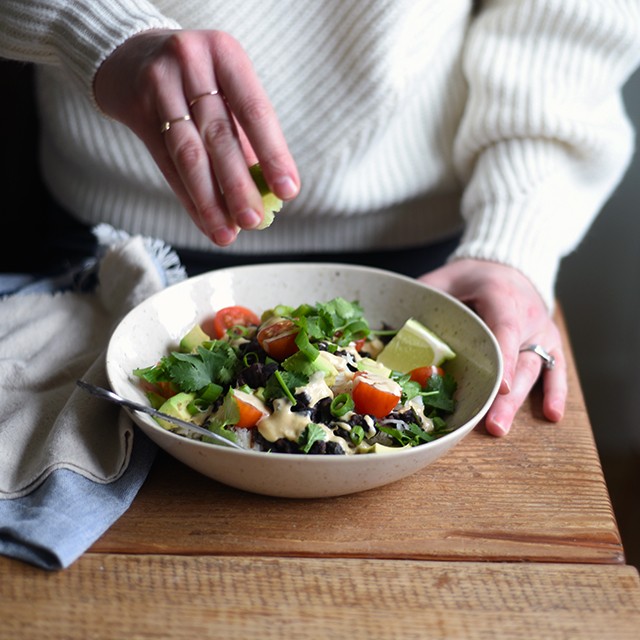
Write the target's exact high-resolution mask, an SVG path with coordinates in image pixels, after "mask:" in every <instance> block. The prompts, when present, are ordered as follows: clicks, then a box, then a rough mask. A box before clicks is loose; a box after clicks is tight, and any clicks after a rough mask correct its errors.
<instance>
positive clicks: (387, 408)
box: [351, 371, 402, 418]
mask: <svg viewBox="0 0 640 640" xmlns="http://www.w3.org/2000/svg"><path fill="white" fill-rule="evenodd" d="M351 395H352V397H353V403H354V405H355V409H356V411H357V412H358V413H367V414H369V415H372V416H374V417H376V418H384V417H385V416H386V415H388V414H389V413H390V412H391V411H393V409H394V407H395V406H396V405H397V404H398V402H399V400H400V397H401V396H402V389H401V387H400V385H399V384H398V383H397V382H396V381H395V380H391V379H390V378H383V377H382V376H376V375H372V374H370V373H368V372H365V371H359V372H358V373H356V374H355V376H354V378H353V390H352V392H351Z"/></svg>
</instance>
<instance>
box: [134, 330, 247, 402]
mask: <svg viewBox="0 0 640 640" xmlns="http://www.w3.org/2000/svg"><path fill="white" fill-rule="evenodd" d="M241 366H242V363H241V361H240V360H239V358H238V356H237V355H236V352H235V351H234V350H233V347H231V346H230V345H229V344H228V343H226V342H223V341H221V340H212V341H210V342H206V343H204V345H200V346H198V348H197V350H196V352H195V353H181V352H179V351H173V352H172V353H171V354H170V355H168V356H163V357H162V358H161V359H160V362H158V364H156V365H154V366H152V367H147V368H145V369H135V370H134V374H135V375H137V376H139V377H140V378H142V379H144V380H146V381H147V382H150V383H156V382H173V383H175V384H176V386H177V387H178V388H179V389H181V390H182V391H186V392H188V393H198V392H199V391H203V392H205V393H206V394H207V395H209V396H210V397H211V396H212V395H214V394H215V391H216V386H219V387H225V386H228V385H229V384H231V382H232V381H233V380H234V378H235V376H236V375H237V373H238V371H239V369H240V367H241ZM211 385H215V386H213V387H212V386H211Z"/></svg>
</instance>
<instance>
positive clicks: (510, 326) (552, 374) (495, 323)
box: [419, 259, 567, 436]
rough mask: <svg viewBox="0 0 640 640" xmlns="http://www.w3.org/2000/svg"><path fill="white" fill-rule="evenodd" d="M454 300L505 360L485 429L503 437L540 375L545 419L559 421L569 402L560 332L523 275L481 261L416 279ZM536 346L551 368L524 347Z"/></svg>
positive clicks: (456, 264) (457, 263)
mask: <svg viewBox="0 0 640 640" xmlns="http://www.w3.org/2000/svg"><path fill="white" fill-rule="evenodd" d="M419 279H420V281H421V282H424V283H425V284H428V285H431V286H434V287H437V288H439V289H442V290H444V291H446V292H448V293H450V294H451V295H453V296H455V297H456V298H458V299H459V300H461V301H462V302H464V303H465V304H467V305H468V306H469V307H471V308H472V309H474V310H475V311H476V313H478V315H479V316H480V317H481V318H482V319H483V320H484V321H485V322H486V323H487V325H488V326H489V328H490V329H491V330H492V331H493V333H494V334H495V336H496V339H497V341H498V344H499V346H500V350H501V351H502V355H503V359H504V377H503V380H502V384H501V387H500V392H499V394H498V396H497V397H496V399H495V401H494V403H493V405H492V406H491V408H490V409H489V411H488V413H487V415H486V418H485V426H486V429H487V431H488V432H489V433H491V434H493V435H496V436H501V435H505V434H506V433H508V432H509V429H510V428H511V424H512V422H513V419H514V417H515V415H516V413H517V411H518V409H519V408H520V406H521V405H522V403H523V402H524V401H525V399H526V397H527V396H528V394H529V392H530V391H531V388H532V387H533V385H534V384H535V383H536V381H537V380H538V378H539V377H540V376H541V375H542V384H543V405H542V411H543V414H544V416H545V417H546V418H547V419H548V420H550V421H552V422H558V421H559V420H560V419H561V418H562V416H563V414H564V409H565V402H566V398H567V370H566V361H565V358H564V353H563V348H562V342H561V338H560V332H559V330H558V327H557V326H556V324H555V323H554V322H553V319H552V318H551V316H550V314H549V310H548V309H547V307H546V305H545V303H544V301H543V299H542V297H541V296H540V294H539V293H538V292H537V290H536V289H535V287H534V286H533V284H532V283H531V282H530V281H529V279H528V278H526V277H525V276H524V275H523V274H522V273H520V272H519V271H517V270H516V269H514V268H512V267H508V266H505V265H502V264H498V263H493V262H488V261H482V260H470V259H465V260H457V261H454V262H451V263H449V264H447V265H445V266H443V267H441V268H439V269H437V270H435V271H433V272H431V273H428V274H425V275H424V276H422V277H421V278H419ZM531 344H539V345H541V346H542V347H543V348H544V349H545V350H546V351H547V352H549V353H550V354H551V355H552V356H553V357H554V359H555V364H554V366H553V368H546V367H544V366H543V365H544V364H545V362H544V361H543V359H542V358H541V357H540V356H538V355H537V354H536V353H533V352H531V351H522V348H523V347H525V346H527V345H531Z"/></svg>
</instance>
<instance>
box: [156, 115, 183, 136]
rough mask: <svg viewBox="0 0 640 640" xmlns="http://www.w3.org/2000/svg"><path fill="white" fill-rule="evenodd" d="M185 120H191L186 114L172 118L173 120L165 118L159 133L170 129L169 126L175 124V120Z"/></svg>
mask: <svg viewBox="0 0 640 640" xmlns="http://www.w3.org/2000/svg"><path fill="white" fill-rule="evenodd" d="M187 120H191V116H190V115H189V114H187V115H186V116H181V117H180V118H174V119H173V120H167V121H166V122H165V123H164V124H163V125H162V126H161V127H160V133H166V132H167V131H169V129H171V127H172V126H173V125H174V124H176V122H186V121H187Z"/></svg>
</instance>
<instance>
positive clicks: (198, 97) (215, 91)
mask: <svg viewBox="0 0 640 640" xmlns="http://www.w3.org/2000/svg"><path fill="white" fill-rule="evenodd" d="M219 93H220V92H219V91H218V90H217V89H214V90H213V91H207V92H206V93H201V94H200V95H197V96H196V97H195V98H193V100H191V101H190V102H189V108H191V107H193V105H194V104H195V103H196V102H198V100H202V98H207V97H209V96H217V95H218V94H219Z"/></svg>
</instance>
